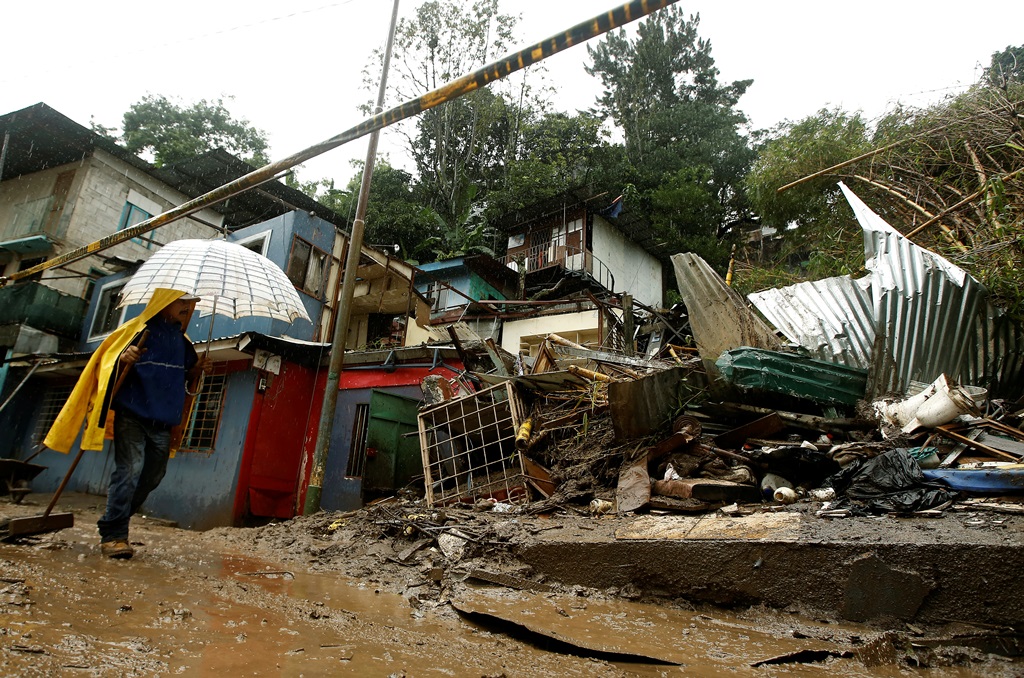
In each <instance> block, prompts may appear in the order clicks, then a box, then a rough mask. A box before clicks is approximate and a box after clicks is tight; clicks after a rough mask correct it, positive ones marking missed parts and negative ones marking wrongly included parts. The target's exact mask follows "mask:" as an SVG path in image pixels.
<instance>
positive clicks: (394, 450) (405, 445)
mask: <svg viewBox="0 0 1024 678" xmlns="http://www.w3.org/2000/svg"><path fill="white" fill-rule="evenodd" d="M419 407H420V401H418V400H415V399H413V398H407V397H405V396H400V395H394V394H391V393H387V392H385V391H377V390H372V391H371V392H370V423H369V426H368V428H367V432H366V468H365V469H363V495H364V497H365V496H367V495H368V494H374V493H383V492H393V491H394V490H398V489H401V488H403V487H405V486H406V485H408V484H409V481H411V480H412V479H413V478H414V477H415V476H419V475H423V461H422V458H421V457H420V438H419V435H418V434H417V430H418V428H417V423H416V416H417V414H419Z"/></svg>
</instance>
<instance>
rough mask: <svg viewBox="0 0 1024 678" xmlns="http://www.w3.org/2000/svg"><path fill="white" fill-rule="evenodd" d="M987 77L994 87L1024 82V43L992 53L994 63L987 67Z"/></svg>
mask: <svg viewBox="0 0 1024 678" xmlns="http://www.w3.org/2000/svg"><path fill="white" fill-rule="evenodd" d="M985 79H986V80H987V81H988V84H990V85H992V86H993V87H1006V86H1008V85H1010V84H1011V83H1017V84H1020V83H1024V45H1018V46H1017V47H1012V46H1007V48H1006V49H1004V50H1003V51H1001V52H995V53H993V54H992V63H991V64H990V65H989V67H988V68H986V69H985Z"/></svg>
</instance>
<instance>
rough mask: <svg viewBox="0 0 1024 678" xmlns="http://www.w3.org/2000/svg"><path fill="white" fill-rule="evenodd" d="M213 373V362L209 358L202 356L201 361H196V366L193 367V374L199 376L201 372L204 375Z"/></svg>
mask: <svg viewBox="0 0 1024 678" xmlns="http://www.w3.org/2000/svg"><path fill="white" fill-rule="evenodd" d="M212 371H213V361H212V360H210V357H209V356H206V355H203V356H200V358H199V360H197V361H196V364H195V366H193V367H192V370H191V373H192V374H193V375H198V374H199V373H200V372H202V373H203V374H209V373H210V372H212Z"/></svg>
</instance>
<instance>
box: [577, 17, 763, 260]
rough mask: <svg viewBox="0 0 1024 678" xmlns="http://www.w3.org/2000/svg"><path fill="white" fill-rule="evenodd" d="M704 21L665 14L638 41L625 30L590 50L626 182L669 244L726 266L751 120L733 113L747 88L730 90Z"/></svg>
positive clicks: (642, 27) (744, 84) (742, 84)
mask: <svg viewBox="0 0 1024 678" xmlns="http://www.w3.org/2000/svg"><path fill="white" fill-rule="evenodd" d="M699 22H700V18H699V16H692V17H690V18H689V19H687V18H686V17H685V15H684V14H683V12H682V10H680V9H678V8H677V7H668V8H666V9H664V10H661V11H659V12H657V13H655V14H653V15H651V16H650V17H649V18H647V19H646V20H644V21H643V22H641V23H640V24H639V26H638V28H637V34H636V37H635V38H632V39H631V38H630V37H629V36H628V34H627V33H626V31H624V30H620V31H617V32H613V33H611V34H609V35H608V36H607V37H606V38H605V39H604V40H603V41H602V42H600V43H598V45H597V46H595V47H588V52H589V54H590V57H591V59H592V64H591V65H589V66H588V67H587V72H588V73H590V74H591V75H594V76H596V77H598V78H599V79H600V80H601V83H602V84H603V85H604V87H605V92H604V93H603V94H602V95H601V97H600V98H599V99H598V101H597V105H596V112H597V114H598V115H600V116H601V117H603V118H609V119H611V120H612V122H613V123H614V124H615V125H616V126H617V127H618V128H619V129H620V130H621V131H622V134H623V138H624V151H625V158H624V159H625V165H624V166H622V165H620V167H619V172H620V176H621V178H620V181H622V182H623V183H625V182H628V183H631V184H633V185H634V186H635V187H636V190H637V196H638V198H639V202H640V204H639V205H634V206H632V209H642V210H645V211H646V212H647V213H648V214H649V216H650V217H651V219H652V221H653V222H654V225H655V227H656V228H658V229H659V230H660V231H661V233H662V234H663V236H664V237H665V239H666V242H667V246H668V247H669V248H671V249H673V250H675V249H689V250H693V251H696V252H698V253H700V254H701V255H703V256H705V258H708V259H710V260H713V262H712V263H717V264H724V261H725V259H726V257H727V252H728V249H727V248H725V247H723V246H721V244H720V243H719V239H720V237H721V236H722V235H723V234H725V233H726V232H727V231H728V230H729V228H730V226H731V225H732V224H733V223H735V222H737V221H738V220H740V219H743V218H745V217H746V214H747V205H746V202H745V198H744V195H743V191H742V185H741V182H742V178H743V176H744V175H745V174H746V171H747V167H748V166H749V163H750V162H751V161H752V160H753V158H754V153H753V151H752V150H751V148H750V146H749V143H748V140H747V137H746V135H745V134H744V132H745V130H746V125H747V119H746V116H745V115H744V114H743V113H742V112H741V111H739V110H738V109H737V108H736V106H737V104H738V102H739V99H740V97H741V96H742V95H743V94H744V92H746V90H747V88H748V87H749V86H750V84H751V82H752V81H750V80H742V81H736V82H733V83H731V84H728V85H723V84H721V83H719V81H718V69H717V68H716V67H715V65H714V63H715V62H714V59H713V58H712V56H711V44H710V43H709V42H708V41H706V40H703V39H701V38H700V37H699V36H698V33H697V29H698V26H699Z"/></svg>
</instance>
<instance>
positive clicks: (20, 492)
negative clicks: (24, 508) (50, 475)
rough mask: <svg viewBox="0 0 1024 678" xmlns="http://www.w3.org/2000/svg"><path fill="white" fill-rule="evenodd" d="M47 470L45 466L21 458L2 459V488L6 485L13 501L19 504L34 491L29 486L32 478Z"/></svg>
mask: <svg viewBox="0 0 1024 678" xmlns="http://www.w3.org/2000/svg"><path fill="white" fill-rule="evenodd" d="M45 470H46V467H45V466H40V465H39V464H30V463H28V462H27V461H21V460H20V459H0V480H2V481H3V484H2V485H0V488H2V487H6V488H7V491H8V492H9V493H10V495H11V501H12V502H14V503H15V504H18V503H20V502H21V500H22V499H24V498H25V495H26V494H28V493H29V492H31V491H32V489H31V488H30V487H29V483H30V482H32V479H33V478H35V477H36V476H37V475H39V474H40V473H42V472H43V471H45Z"/></svg>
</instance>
